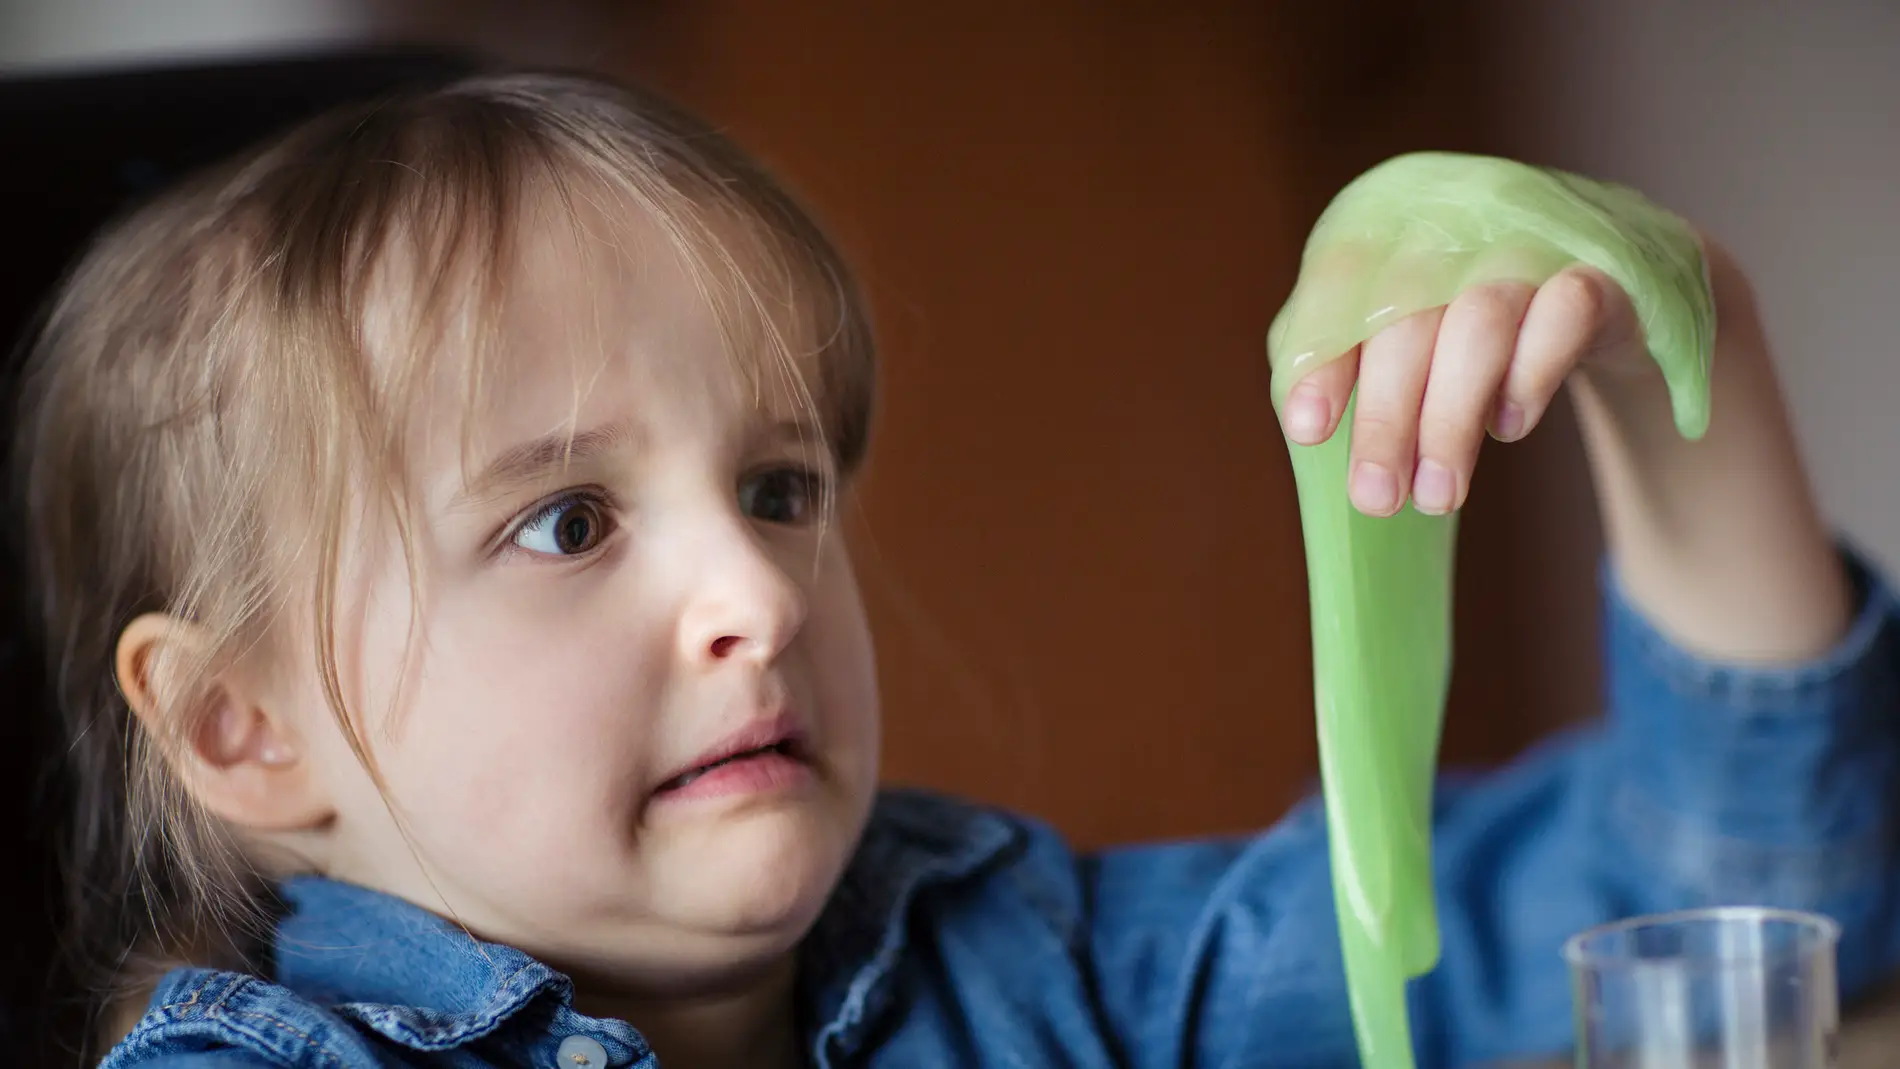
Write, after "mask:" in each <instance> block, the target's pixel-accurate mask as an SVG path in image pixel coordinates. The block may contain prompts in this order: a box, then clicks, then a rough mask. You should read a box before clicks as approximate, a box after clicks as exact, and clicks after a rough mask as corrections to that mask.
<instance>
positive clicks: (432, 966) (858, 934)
mask: <svg viewBox="0 0 1900 1069" xmlns="http://www.w3.org/2000/svg"><path fill="white" fill-rule="evenodd" d="M1018 838H1019V835H1018V832H1017V831H1016V828H1015V825H1014V824H1012V823H1010V822H1008V821H1006V820H1004V819H1003V818H1002V817H1000V816H998V815H996V814H994V813H991V812H988V811H985V810H981V809H977V808H974V807H970V806H966V805H962V804H960V803H956V802H953V801H949V800H947V799H942V798H936V797H933V796H930V795H926V794H922V793H915V792H907V791H887V792H884V793H883V794H881V795H880V796H879V798H878V800H877V803H876V804H875V806H874V807H873V810H872V814H871V819H870V821H869V822H868V824H867V826H866V828H865V832H864V836H863V838H862V839H861V841H860V842H859V845H858V849H857V850H856V852H855V853H854V854H853V855H852V859H851V862H850V864H849V865H848V866H847V867H846V870H845V873H844V876H843V877H842V878H841V880H840V881H839V885H838V887H837V889H836V891H835V892H834V893H833V894H832V897H831V899H830V901H829V902H828V903H827V904H826V907H825V910H824V912H823V913H822V914H821V916H820V917H819V920H818V923H817V925H816V926H815V927H814V929H813V931H812V933H811V935H810V936H809V937H808V938H807V940H806V943H805V946H804V948H803V954H802V976H801V979H802V981H803V992H804V998H805V1001H806V1009H807V1012H808V1016H807V1017H806V1020H807V1021H808V1022H809V1024H810V1026H811V1027H812V1028H813V1029H814V1030H815V1032H814V1035H813V1037H812V1039H813V1050H814V1053H815V1054H816V1055H817V1057H818V1059H819V1063H820V1064H821V1065H824V1064H828V1063H829V1062H830V1060H831V1058H832V1057H833V1056H838V1055H843V1056H848V1055H850V1054H851V1053H852V1052H854V1051H855V1050H857V1049H858V1048H859V1047H860V1046H861V1045H862V1043H863V1039H864V1036H865V1035H866V1034H867V1031H868V1030H869V1029H870V1028H871V1027H872V1026H874V1025H875V1024H876V1023H877V1022H878V1020H879V1018H880V1016H881V1015H882V1014H883V1013H885V1012H886V1011H888V1010H889V1008H890V1001H891V998H890V996H891V988H892V984H891V974H892V970H893V969H894V968H895V966H896V964H897V962H898V961H899V959H900V958H901V957H902V955H903V952H904V949H905V945H906V941H907V940H906V933H907V931H908V920H909V914H910V911H911V910H912V908H913V907H914V906H915V904H916V902H917V899H918V897H919V896H920V895H921V894H922V893H923V892H925V891H926V890H928V889H930V888H932V887H936V886H940V885H944V884H949V883H954V882H958V881H961V880H965V879H969V878H972V877H974V876H976V875H978V874H979V873H981V872H982V871H983V870H985V869H986V868H987V867H988V866H989V865H990V863H991V862H993V861H995V860H997V859H998V858H999V857H1001V856H1002V855H1004V854H1005V853H1006V852H1007V851H1008V850H1009V848H1010V847H1011V846H1012V845H1013V844H1014V843H1015V842H1016V841H1017V840H1018ZM280 893H281V894H282V896H283V899H284V903H285V906H286V912H285V914H284V915H283V917H282V919H281V920H279V922H278V925H277V933H276V943H275V954H276V961H275V965H276V968H275V973H276V980H277V982H278V983H279V984H281V985H282V986H284V987H286V988H288V989H290V990H292V991H294V992H296V993H297V994H298V995H300V996H302V997H304V998H307V999H310V1000H311V1001H313V1002H316V1003H318V1004H319V1005H324V1006H328V1007H331V1008H332V1009H333V1010H334V1011H335V1012H337V1013H340V1014H342V1015H344V1016H346V1017H349V1018H351V1019H352V1020H355V1021H357V1022H358V1023H359V1024H361V1025H362V1026H364V1027H367V1028H369V1029H372V1030H374V1031H376V1032H378V1033H380V1034H382V1035H384V1036H385V1037H387V1038H389V1039H391V1040H393V1041H395V1042H397V1043H401V1044H403V1045H405V1046H408V1047H411V1048H413V1049H420V1050H443V1049H448V1048H451V1047H455V1046H459V1045H461V1044H463V1043H466V1042H469V1041H471V1040H474V1039H478V1038H481V1037H483V1036H485V1035H488V1034H490V1033H492V1032H494V1031H495V1030H497V1029H499V1028H501V1027H502V1026H503V1025H504V1024H505V1023H506V1022H507V1021H508V1019H509V1018H511V1017H513V1016H515V1015H516V1014H518V1013H519V1012H520V1011H521V1010H522V1009H523V1008H525V1007H527V1006H529V1005H530V1004H531V1003H534V1002H536V1001H537V1000H542V999H546V1000H548V1001H549V1002H550V1004H551V1009H552V1011H553V1012H554V1014H555V1016H557V1017H562V1018H573V1020H572V1021H570V1022H569V1023H570V1024H577V1023H579V1021H581V1020H583V1019H582V1018H580V1016H579V1014H578V1013H577V1012H576V1011H575V1010H573V1008H572V1002H573V985H572V984H571V983H570V982H569V980H568V979H567V977H565V976H563V975H561V974H560V973H558V972H556V971H555V970H553V969H552V968H549V967H548V966H546V965H543V964H542V963H540V962H538V961H536V960H534V959H533V958H531V957H529V956H528V955H527V954H524V953H522V952H521V951H519V950H516V949H514V948H513V947H508V946H502V945H500V944H496V943H487V942H483V941H481V940H479V939H476V938H475V937H474V936H472V935H470V934H469V933H468V932H467V931H466V930H465V929H463V928H462V927H461V926H460V925H458V924H456V923H454V922H453V921H450V920H445V919H444V918H442V917H439V916H437V915H435V914H433V913H430V912H429V911H427V910H424V909H422V908H421V907H419V906H415V905H412V904H410V903H408V902H405V901H403V900H401V899H398V898H394V897H391V896H389V895H385V894H382V893H380V892H376V891H371V890H368V889H366V888H362V887H357V886H353V885H351V884H346V883H339V882H336V881H333V880H327V879H323V878H321V877H313V876H307V877H297V878H294V879H290V880H287V881H285V882H284V883H283V884H281V885H280ZM537 1017H538V1015H537ZM587 1023H588V1024H589V1025H590V1027H589V1031H590V1032H592V1033H593V1034H595V1035H596V1036H600V1035H601V1032H600V1029H601V1028H602V1027H603V1026H606V1027H607V1028H608V1030H609V1033H610V1035H609V1036H603V1037H602V1038H613V1039H615V1040H624V1042H625V1044H626V1048H625V1049H626V1051H627V1053H628V1054H629V1055H631V1056H634V1057H637V1056H638V1054H639V1052H641V1051H643V1050H644V1047H645V1044H644V1042H643V1041H642V1040H641V1039H640V1037H639V1036H638V1035H637V1034H635V1033H634V1031H633V1030H632V1028H631V1027H627V1026H625V1025H624V1024H622V1023H620V1022H598V1021H592V1020H591V1019H587ZM616 1028H618V1029H620V1030H624V1033H625V1035H624V1036H621V1035H620V1034H619V1033H618V1032H617V1031H616V1030H615V1029H616Z"/></svg>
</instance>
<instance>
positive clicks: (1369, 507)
mask: <svg viewBox="0 0 1900 1069" xmlns="http://www.w3.org/2000/svg"><path fill="white" fill-rule="evenodd" d="M1352 500H1353V504H1355V505H1358V506H1359V511H1361V512H1364V513H1367V514H1369V515H1373V516H1387V515H1390V514H1392V513H1393V512H1395V511H1397V510H1398V507H1399V481H1398V480H1397V479H1394V478H1393V477H1392V473H1391V472H1389V471H1387V470H1386V469H1385V468H1384V467H1382V466H1381V465H1378V464H1372V463H1361V464H1358V465H1357V466H1355V467H1354V468H1353V470H1352Z"/></svg>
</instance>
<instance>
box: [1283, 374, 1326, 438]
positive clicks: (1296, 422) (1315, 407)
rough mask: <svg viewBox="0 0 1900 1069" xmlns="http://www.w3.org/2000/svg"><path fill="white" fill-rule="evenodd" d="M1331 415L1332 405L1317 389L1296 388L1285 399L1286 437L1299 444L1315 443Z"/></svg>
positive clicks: (1323, 431)
mask: <svg viewBox="0 0 1900 1069" xmlns="http://www.w3.org/2000/svg"><path fill="white" fill-rule="evenodd" d="M1332 417H1333V412H1332V406H1330V405H1328V404H1327V403H1326V399H1325V398H1324V397H1321V396H1320V395H1319V392H1318V391H1317V390H1312V389H1305V388H1296V389H1294V391H1293V393H1292V394H1291V395H1289V396H1288V397H1287V399H1286V433H1287V437H1289V438H1291V439H1293V440H1294V441H1296V442H1298V443H1300V444H1301V445H1314V444H1317V443H1318V442H1319V441H1320V439H1321V438H1323V437H1324V436H1325V434H1326V425H1327V424H1328V423H1330V422H1332Z"/></svg>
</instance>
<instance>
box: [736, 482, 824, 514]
mask: <svg viewBox="0 0 1900 1069" xmlns="http://www.w3.org/2000/svg"><path fill="white" fill-rule="evenodd" d="M823 491H824V485H823V483H822V482H821V481H820V478H819V476H817V475H814V474H812V473H811V472H808V471H801V470H799V469H797V468H779V469H775V470H773V471H764V472H760V473H759V474H757V475H753V476H750V477H748V478H747V479H746V480H745V481H744V482H742V483H740V484H739V510H740V511H741V512H743V513H745V514H746V515H747V516H750V517H752V518H753V519H755V520H763V521H765V522H766V523H778V524H785V525H787V526H793V525H797V524H802V523H809V522H811V520H812V518H813V517H814V516H815V515H816V513H817V511H818V506H819V503H820V499H821V496H822V494H823Z"/></svg>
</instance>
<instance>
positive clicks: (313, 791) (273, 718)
mask: <svg viewBox="0 0 1900 1069" xmlns="http://www.w3.org/2000/svg"><path fill="white" fill-rule="evenodd" d="M207 641H208V638H207V636H206V635H205V633H204V631H203V629H202V628H200V627H198V626H197V625H195V624H192V623H189V622H187V621H184V620H180V619H178V618H177V617H175V616H167V615H164V614H162V613H147V614H146V615H144V616H141V617H139V618H138V619H136V620H133V621H132V622H131V623H130V624H128V625H126V628H125V631H124V632H122V633H121V634H120V635H119V648H118V657H117V662H118V663H117V673H118V680H119V689H120V691H121V692H123V693H124V695H125V700H126V704H127V705H129V706H130V707H131V709H132V712H133V715H135V716H137V717H138V719H139V723H140V724H141V725H142V726H143V728H144V730H145V731H146V732H148V733H149V734H150V735H151V737H152V738H153V739H156V740H158V742H159V746H160V749H161V750H162V751H163V752H164V754H165V757H166V760H167V761H169V762H170V763H171V766H172V771H173V772H174V773H175V774H176V775H177V776H178V778H179V781H180V782H181V783H183V784H184V786H185V789H186V790H188V791H190V792H191V795H192V797H193V798H195V799H196V800H197V801H198V803H199V804H200V805H203V806H204V807H205V808H206V809H207V810H209V811H210V812H212V813H214V814H216V815H217V816H219V817H221V818H223V819H225V820H227V821H230V822H231V823H233V824H235V825H238V826H240V827H244V828H250V829H253V830H255V831H262V832H285V831H304V830H309V829H313V828H316V827H318V826H319V825H321V824H323V823H325V822H327V821H328V820H329V819H330V817H331V816H332V814H333V812H334V808H333V807H332V806H331V804H330V800H329V798H328V797H327V795H326V793H325V792H324V790H323V789H322V788H323V784H322V783H321V781H320V780H319V779H318V778H317V777H316V775H315V774H314V773H315V770H314V769H313V768H312V767H311V762H310V761H309V760H308V759H307V752H306V750H305V748H304V746H303V740H302V739H301V737H300V736H299V735H298V734H297V732H296V730H295V725H294V724H293V723H292V722H291V719H290V718H289V717H288V716H285V715H283V711H281V710H273V709H271V708H269V707H268V705H267V704H266V703H264V702H262V701H260V700H259V696H258V695H256V694H254V693H252V692H251V690H250V688H247V687H245V686H244V685H243V683H242V680H241V678H240V676H239V675H238V673H237V672H236V671H235V670H231V669H221V670H220V671H219V672H218V673H216V674H213V675H212V676H211V677H210V678H207V679H205V680H203V681H202V683H201V684H198V685H196V686H192V685H191V681H189V680H186V679H184V678H183V671H182V667H183V666H184V665H187V664H190V663H192V662H193V661H194V660H197V659H198V658H199V657H202V656H203V655H204V654H205V653H206V652H207V651H206V649H205V645H206V643H207ZM187 686H191V693H187V692H186V689H185V688H186V687H187Z"/></svg>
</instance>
